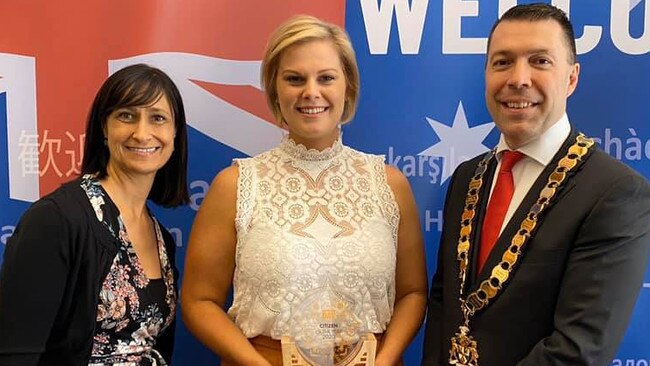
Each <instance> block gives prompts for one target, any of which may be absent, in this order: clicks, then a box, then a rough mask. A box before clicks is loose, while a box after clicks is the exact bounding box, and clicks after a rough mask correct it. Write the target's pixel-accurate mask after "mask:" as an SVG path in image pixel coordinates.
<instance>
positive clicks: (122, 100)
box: [81, 64, 189, 207]
mask: <svg viewBox="0 0 650 366" xmlns="http://www.w3.org/2000/svg"><path fill="white" fill-rule="evenodd" d="M161 97H166V98H167V101H168V102H169V105H170V107H171V109H172V115H173V118H174V125H175V127H176V136H175V137H174V151H173V152H172V155H171V157H170V158H169V160H168V161H167V163H166V164H165V165H164V166H163V167H162V168H160V170H158V171H157V172H156V177H155V178H154V182H153V186H152V187H151V191H150V192H149V197H148V198H149V199H150V200H152V201H153V202H155V203H156V204H158V205H161V206H163V207H176V206H180V205H182V204H186V203H188V202H189V193H188V189H187V123H186V120H185V109H184V107H183V100H182V98H181V94H180V92H179V91H178V88H177V87H176V85H175V84H174V82H173V81H172V80H171V79H170V78H169V76H167V74H165V73H164V72H162V71H161V70H159V69H157V68H155V67H151V66H148V65H145V64H136V65H131V66H127V67H125V68H123V69H121V70H119V71H117V72H115V73H114V74H113V75H111V76H110V77H109V78H108V79H106V81H105V82H104V84H103V85H102V86H101V88H100V89H99V91H98V92H97V95H96V96H95V100H94V101H93V104H92V107H91V109H90V113H89V114H88V121H87V124H86V141H85V144H84V157H83V161H82V164H81V171H82V174H97V178H98V179H103V178H105V177H106V176H107V171H106V166H107V165H108V160H109V157H110V152H109V150H108V147H107V146H106V145H105V143H104V137H105V136H104V129H105V127H106V123H107V120H108V117H109V116H110V115H111V113H113V112H114V111H115V110H117V109H120V108H125V107H127V108H128V107H138V106H148V105H151V104H153V103H155V102H156V101H157V100H158V99H159V98H161Z"/></svg>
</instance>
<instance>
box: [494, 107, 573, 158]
mask: <svg viewBox="0 0 650 366" xmlns="http://www.w3.org/2000/svg"><path fill="white" fill-rule="evenodd" d="M570 133H571V125H570V124H569V117H567V115H566V113H565V114H564V115H563V116H562V118H560V120H559V121H557V122H556V123H555V124H553V126H551V127H550V128H549V129H548V130H546V132H544V133H543V134H542V135H541V136H540V137H539V138H537V139H535V140H533V141H531V142H529V143H527V144H526V145H524V146H522V147H520V148H519V149H517V151H520V152H522V153H524V154H525V155H526V156H527V157H529V158H531V159H533V160H534V161H536V162H538V163H539V164H541V165H544V166H546V165H548V163H550V162H551V160H553V156H555V154H556V153H557V151H558V150H559V149H560V147H562V144H563V143H564V141H565V140H566V139H567V137H569V134H570ZM505 150H511V149H510V147H509V146H508V143H507V142H506V140H505V138H504V137H503V134H501V136H500V137H499V143H498V144H497V149H496V156H497V159H498V160H499V161H501V155H502V153H503V151H505Z"/></svg>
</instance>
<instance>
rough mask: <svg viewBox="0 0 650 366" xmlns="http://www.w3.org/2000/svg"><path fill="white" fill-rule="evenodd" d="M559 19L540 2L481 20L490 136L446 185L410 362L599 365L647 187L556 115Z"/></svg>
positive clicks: (568, 71)
mask: <svg viewBox="0 0 650 366" xmlns="http://www.w3.org/2000/svg"><path fill="white" fill-rule="evenodd" d="M579 72H580V65H579V64H578V63H577V62H576V49H575V40H574V34H573V30H572V26H571V24H570V22H569V20H568V19H567V17H566V14H564V12H562V11H561V10H559V9H557V8H555V7H554V6H552V5H549V4H528V5H518V6H515V7H514V8H512V9H510V10H509V11H507V12H506V13H505V14H504V15H503V16H502V17H501V19H500V20H499V21H497V23H496V24H495V25H494V27H493V28H492V31H491V33H490V38H489V40H488V52H487V62H486V67H485V81H486V92H485V96H486V102H487V106H488V109H489V111H490V114H491V115H492V117H493V118H494V122H495V124H496V126H497V128H498V129H499V130H500V131H501V138H500V140H499V143H498V145H497V146H496V148H495V149H494V150H493V151H492V152H489V153H487V154H485V155H482V156H478V157H476V158H474V159H472V160H470V161H467V162H465V163H463V164H462V165H460V166H459V167H458V169H457V170H456V171H455V173H454V175H453V177H452V180H451V182H450V185H449V189H448V193H447V200H446V203H445V209H444V229H443V232H442V237H441V243H440V249H439V254H438V268H437V272H436V274H435V276H434V277H433V282H432V285H431V294H430V299H429V306H428V319H427V324H426V333H425V340H424V346H423V361H422V365H423V366H431V365H436V366H437V365H448V364H453V365H480V366H509V365H520V366H523V365H535V366H540V365H541V366H543V365H607V364H608V363H609V362H611V359H612V358H613V357H614V354H615V352H616V350H617V347H618V345H619V342H620V341H621V339H622V337H623V334H624V332H625V329H626V327H627V324H628V321H629V317H630V314H631V311H632V309H633V307H634V303H635V301H636V298H637V295H638V293H639V290H640V288H641V283H642V281H643V275H644V272H645V270H646V264H647V257H648V247H649V245H648V243H649V241H650V234H649V231H650V187H649V186H648V183H647V181H646V180H645V179H644V178H643V177H641V176H640V175H639V174H637V173H635V172H634V171H633V170H631V169H630V168H628V167H627V166H625V165H624V164H622V163H620V162H619V161H617V160H615V159H613V158H611V157H610V156H608V155H607V154H605V153H604V152H602V151H601V150H599V149H598V148H597V147H596V146H595V145H594V144H593V141H592V140H591V139H589V138H586V137H584V136H582V135H579V134H578V132H577V131H575V130H574V129H573V128H572V126H571V124H570V123H569V120H568V117H567V115H566V101H567V98H568V97H569V96H570V95H571V94H572V93H573V91H574V90H575V88H576V86H577V83H578V75H579Z"/></svg>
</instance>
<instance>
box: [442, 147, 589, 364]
mask: <svg viewBox="0 0 650 366" xmlns="http://www.w3.org/2000/svg"><path fill="white" fill-rule="evenodd" d="M593 145H594V140H593V139H590V138H588V137H586V136H585V135H583V134H579V135H578V136H576V141H575V143H574V144H573V145H571V146H570V147H569V149H568V151H567V153H566V154H565V156H564V157H563V158H562V159H560V161H559V162H558V163H557V166H556V167H555V169H554V170H553V171H552V172H551V174H550V175H549V177H548V182H547V183H546V185H545V186H544V188H543V189H542V191H541V192H540V194H539V198H538V199H537V201H535V203H534V204H533V205H532V207H531V208H530V210H529V211H528V214H527V215H526V216H525V218H524V219H523V220H522V222H521V224H520V226H519V230H518V231H517V233H516V234H515V235H514V236H513V237H512V240H511V241H510V246H509V247H508V249H506V251H505V252H503V255H502V256H501V261H500V262H499V263H498V264H497V265H496V266H494V268H492V271H491V273H490V277H489V278H488V279H487V280H484V281H483V282H481V284H480V285H479V288H478V289H477V290H475V291H474V292H472V293H470V294H468V295H467V296H466V297H463V295H464V289H465V282H466V280H467V267H468V265H469V256H468V254H469V251H470V247H471V243H470V234H471V233H472V225H473V223H474V218H475V216H476V207H477V205H478V204H479V192H480V190H481V186H483V175H484V174H485V172H486V171H487V167H488V164H489V162H490V160H491V159H492V158H493V157H494V154H495V151H494V150H492V151H490V152H488V153H487V154H486V155H485V157H483V159H482V160H481V161H480V162H479V164H478V166H477V167H476V171H475V173H474V176H473V177H472V179H471V180H470V182H469V187H468V190H467V197H466V198H465V207H464V209H463V214H462V216H461V224H460V235H459V238H458V245H457V248H456V250H457V257H456V258H457V259H458V262H459V267H460V268H459V273H458V276H459V278H460V297H459V301H460V308H461V312H462V314H463V324H462V325H460V326H459V327H458V332H457V333H456V335H454V337H452V339H451V349H450V351H449V363H450V364H451V365H456V366H478V358H479V353H478V345H477V342H476V340H475V339H474V337H472V336H471V335H470V332H471V328H470V325H469V323H470V320H471V318H472V316H473V315H474V314H475V313H476V312H477V311H479V310H481V309H483V308H485V307H486V306H488V304H489V303H490V300H492V299H493V298H494V297H495V296H497V294H499V292H500V291H501V289H502V288H503V285H504V284H505V283H506V282H508V279H509V278H510V275H511V273H512V270H513V268H514V267H515V266H516V264H517V262H518V261H519V259H520V258H521V255H522V254H523V253H524V249H525V248H526V243H527V242H528V240H529V239H530V238H531V236H532V235H533V234H534V230H535V227H536V226H537V220H538V218H539V216H540V214H541V213H542V212H543V211H544V210H545V209H546V208H547V207H548V205H549V203H550V202H551V200H552V199H553V197H554V196H555V194H556V192H557V191H558V190H559V188H560V187H561V186H562V184H563V183H565V181H566V178H567V175H568V173H569V172H570V171H572V170H575V168H576V167H577V166H579V165H580V164H582V163H583V162H584V161H583V160H582V158H583V157H584V156H585V155H587V154H588V153H589V151H590V149H591V148H592V147H593Z"/></svg>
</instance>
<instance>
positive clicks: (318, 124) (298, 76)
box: [276, 40, 346, 150]
mask: <svg viewBox="0 0 650 366" xmlns="http://www.w3.org/2000/svg"><path fill="white" fill-rule="evenodd" d="M276 90H277V96H278V104H279V106H280V112H281V113H282V118H283V120H284V122H285V123H286V124H287V126H288V129H289V137H291V138H292V139H293V140H294V141H295V142H296V143H299V144H303V145H305V146H306V147H308V148H313V149H318V150H322V149H325V148H327V147H330V146H332V144H333V143H334V141H335V140H336V139H337V138H338V136H339V129H338V125H339V123H340V121H341V116H342V114H343V109H344V106H345V97H346V95H345V93H346V83H345V74H344V72H343V67H342V65H341V60H340V56H339V54H338V51H337V49H336V47H335V46H334V44H333V43H332V41H329V40H315V41H309V42H307V43H301V44H296V45H293V46H290V47H289V48H287V49H286V50H284V52H283V53H282V55H281V56H280V62H279V67H278V76H277V79H276Z"/></svg>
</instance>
